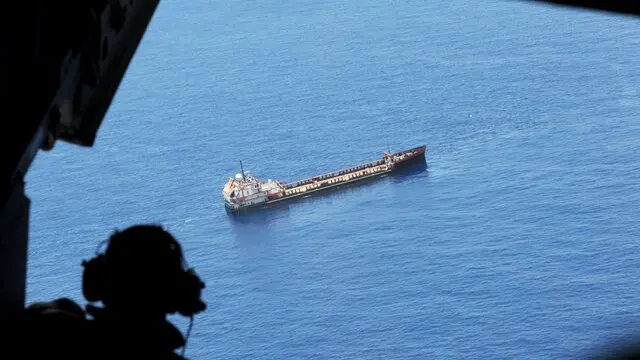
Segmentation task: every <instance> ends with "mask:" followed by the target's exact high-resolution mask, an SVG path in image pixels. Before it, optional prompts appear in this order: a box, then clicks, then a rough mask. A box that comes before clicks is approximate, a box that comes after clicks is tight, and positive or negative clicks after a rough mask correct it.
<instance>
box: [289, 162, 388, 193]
mask: <svg viewBox="0 0 640 360" xmlns="http://www.w3.org/2000/svg"><path fill="white" fill-rule="evenodd" d="M390 169H391V167H390V166H389V165H387V164H382V165H375V166H371V167H367V168H363V169H361V170H357V171H353V172H350V173H345V174H343V175H339V176H333V177H329V178H324V179H321V180H317V181H315V182H312V183H306V184H304V185H300V186H296V187H292V188H288V189H286V190H285V192H284V195H285V196H293V195H296V194H300V195H302V194H304V193H307V192H310V191H313V190H319V189H321V188H326V187H332V186H338V185H340V184H344V183H347V182H351V181H355V180H360V179H364V178H368V177H371V176H375V175H379V174H382V173H385V172H388V171H390Z"/></svg>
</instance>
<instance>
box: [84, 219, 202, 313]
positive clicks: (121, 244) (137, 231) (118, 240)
mask: <svg viewBox="0 0 640 360" xmlns="http://www.w3.org/2000/svg"><path fill="white" fill-rule="evenodd" d="M105 242H107V243H108V246H107V249H106V251H105V252H103V253H100V252H98V253H97V254H96V256H95V257H93V258H91V259H89V260H88V261H87V260H85V261H83V262H82V266H83V267H84V271H83V274H82V293H83V295H84V297H85V298H86V299H87V301H89V302H96V301H102V302H103V303H104V302H105V301H104V300H105V299H108V297H109V296H110V295H111V293H112V291H113V289H112V287H113V286H114V285H112V284H110V281H109V278H110V275H112V274H113V273H114V272H116V271H115V270H114V268H115V267H117V266H118V262H119V260H120V259H122V258H123V257H124V258H126V257H127V256H128V257H131V256H133V257H134V258H135V257H136V256H144V257H146V258H151V257H154V256H155V257H156V258H157V259H151V260H153V261H156V262H157V263H160V264H161V265H160V266H161V267H162V271H161V273H162V274H163V275H164V276H167V277H168V278H163V279H157V280H156V279H153V282H154V284H162V287H164V289H159V291H160V294H161V295H160V297H161V299H152V300H153V301H154V302H159V303H160V304H161V306H162V308H163V309H164V310H165V311H166V312H167V313H171V314H173V313H175V312H178V313H180V314H181V315H183V316H186V317H192V316H193V315H195V314H197V313H199V312H202V311H204V310H205V309H206V304H205V303H204V302H203V301H202V300H201V299H200V295H201V292H202V289H203V288H204V287H205V284H204V282H202V280H201V279H200V277H198V275H197V274H196V272H195V270H194V269H193V268H186V267H185V265H184V264H185V260H184V257H183V254H182V250H181V248H180V244H179V243H178V242H177V241H176V240H175V238H174V237H173V236H172V235H171V234H169V233H168V232H167V231H166V230H164V229H163V228H162V227H160V226H155V225H137V226H133V227H131V228H128V229H126V230H124V231H118V230H116V231H115V233H114V234H113V235H111V237H109V239H108V240H106V241H105ZM103 243H104V242H103ZM103 243H101V245H102V244H103ZM134 243H137V244H134ZM135 246H137V247H140V249H137V252H143V254H136V253H135V252H136V251H131V253H130V254H124V253H125V252H127V247H135ZM147 250H148V252H147ZM156 255H157V256H156ZM126 260H128V261H131V260H135V259H130V258H129V259H126ZM143 266H144V265H143ZM145 270H151V271H152V272H155V269H145ZM120 271H122V270H120ZM128 272H129V273H130V272H131V271H128ZM128 275H131V276H130V277H131V278H134V279H135V274H127V270H124V274H122V273H120V274H118V276H119V277H122V276H124V277H127V276H128ZM153 275H156V274H153ZM158 276H159V275H158ZM150 280H151V279H150ZM134 281H135V280H134ZM117 285H118V284H115V286H117ZM141 285H142V284H141Z"/></svg>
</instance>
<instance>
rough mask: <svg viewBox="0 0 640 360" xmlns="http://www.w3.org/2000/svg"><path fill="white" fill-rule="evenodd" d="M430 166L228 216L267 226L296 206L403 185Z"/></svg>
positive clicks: (413, 166) (423, 164)
mask: <svg viewBox="0 0 640 360" xmlns="http://www.w3.org/2000/svg"><path fill="white" fill-rule="evenodd" d="M427 169H428V166H427V163H426V161H420V162H414V163H410V164H406V165H404V166H403V167H401V168H398V169H396V170H395V171H394V172H392V173H390V174H386V175H382V176H380V177H374V178H369V179H364V180H361V181H358V182H355V183H351V184H346V185H343V186H339V187H336V188H331V189H327V190H324V191H320V192H316V193H312V194H309V195H306V196H303V197H299V198H294V199H290V200H285V201H283V202H280V203H275V204H273V205H269V206H266V207H262V208H254V209H249V210H245V211H243V212H241V213H237V214H236V213H231V212H230V211H228V210H227V216H228V217H229V219H230V220H231V221H232V222H233V223H235V224H257V223H261V224H265V223H268V222H270V221H274V220H276V219H280V218H283V217H286V216H289V212H290V210H291V208H292V207H294V206H301V205H304V204H306V203H309V202H313V201H317V200H319V199H318V198H328V199H340V198H344V197H345V195H347V194H349V193H352V192H358V191H363V189H367V188H372V187H373V186H374V185H376V184H379V183H381V182H384V181H392V182H396V183H401V182H404V181H409V180H410V179H412V178H413V177H415V176H416V175H419V174H420V173H423V172H427Z"/></svg>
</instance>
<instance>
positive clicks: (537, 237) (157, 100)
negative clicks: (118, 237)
mask: <svg viewBox="0 0 640 360" xmlns="http://www.w3.org/2000/svg"><path fill="white" fill-rule="evenodd" d="M639 49H640V31H639V30H638V22H637V20H636V19H632V18H626V17H619V16H612V15H607V14H600V13H591V12H577V11H573V10H568V9H564V8H548V7H546V6H540V5H531V4H528V3H525V2H513V1H483V2H482V3H479V2H474V1H463V0H451V1H428V2H427V1H412V0H405V1H384V0H383V1H372V2H365V1H362V0H354V1H349V2H342V1H335V0H324V1H318V0H314V1H309V0H303V1H297V2H289V3H282V2H280V1H271V0H257V1H252V2H246V1H238V0H230V1H226V2H213V1H204V0H193V1H188V2H187V1H176V0H173V1H171V0H164V1H163V2H162V3H161V5H160V6H159V8H158V10H157V12H156V14H155V16H154V19H153V21H152V24H151V25H150V27H149V30H148V32H147V33H146V35H145V37H144V39H143V41H142V44H141V46H140V48H139V51H138V52H137V53H136V55H135V57H134V59H133V62H132V64H131V66H130V67H129V70H128V72H127V75H126V77H125V78H124V80H123V83H122V85H121V87H120V89H119V91H118V93H117V95H116V97H115V99H114V102H113V105H112V106H111V108H110V110H109V112H108V114H107V116H106V119H105V121H104V123H103V126H102V128H101V129H100V132H99V137H98V140H97V143H96V145H95V146H94V147H93V148H79V147H75V146H71V145H68V144H64V143H59V144H57V145H56V147H55V149H54V151H52V152H50V153H42V154H40V155H39V157H38V159H37V161H36V163H35V165H34V167H33V168H32V170H31V171H30V173H29V174H28V177H27V181H28V183H27V186H28V193H29V196H30V197H31V198H32V200H33V210H32V227H31V239H30V252H29V256H30V268H29V288H28V300H29V301H30V302H31V301H36V300H43V299H50V298H54V297H58V296H70V297H72V298H73V299H75V300H76V301H78V302H81V303H84V299H83V298H82V294H81V291H80V289H81V282H80V281H81V267H80V262H81V260H82V259H84V258H88V257H90V256H92V255H93V254H94V251H95V248H96V246H97V244H98V243H99V241H101V240H103V239H104V238H106V237H107V236H108V235H109V234H110V233H111V232H112V231H113V230H114V228H116V227H119V228H122V227H125V226H129V225H132V224H134V223H139V222H159V223H162V224H164V225H165V226H167V227H168V228H169V229H170V230H171V231H172V232H173V233H174V234H175V235H176V236H177V237H179V239H181V241H182V242H183V244H184V247H185V251H186V255H187V258H188V261H189V263H190V265H192V266H195V267H196V269H197V270H198V272H199V273H200V274H201V275H202V276H203V277H204V278H205V279H206V281H207V289H206V293H205V296H206V300H207V302H208V304H209V309H208V311H207V312H206V313H204V314H202V315H201V316H198V317H196V319H195V324H194V329H193V332H192V336H191V338H190V342H189V346H188V349H187V356H188V357H190V358H193V359H285V358H288V359H464V358H468V357H472V358H475V359H487V360H488V359H515V358H517V359H565V358H575V357H580V356H582V355H583V354H585V353H586V352H588V351H590V350H591V349H594V348H597V347H598V346H600V345H602V344H605V343H608V342H610V341H613V340H616V339H620V338H622V337H624V336H625V335H626V334H629V333H632V332H634V331H635V330H636V329H638V328H640V286H639V281H640V280H639V279H640V267H639V266H638V259H639V256H640V247H639V245H640V243H639V239H640V225H638V224H639V222H638V219H640V216H639V215H640V156H639V154H640V97H639V95H640V91H639V87H640V57H639V56H638V54H639ZM421 144H426V145H427V147H428V153H427V161H428V167H427V168H426V169H417V170H414V171H411V172H408V173H404V174H398V175H394V176H387V177H385V178H383V179H380V180H379V181H376V182H373V183H370V184H367V185H363V186H359V187H354V188H350V189H347V190H343V191H339V192H336V193H333V194H328V195H326V196H322V197H314V198H308V199H302V200H301V201H298V202H295V203H291V204H290V205H288V206H283V207H278V208H277V209H272V210H270V211H265V212H259V213H256V214H254V215H251V216H245V217H241V218H234V217H230V216H228V215H227V214H226V212H225V211H224V207H223V203H222V199H221V190H222V186H223V185H224V182H225V181H226V180H227V178H228V177H230V176H233V175H234V174H235V173H236V172H237V171H238V170H239V161H240V160H242V161H243V163H244V165H245V168H246V169H248V170H249V171H250V172H251V173H252V174H253V175H254V176H258V177H262V178H272V179H280V180H283V181H289V180H296V179H298V178H303V177H308V176H313V175H317V174H320V173H322V172H324V171H328V170H333V169H336V168H340V167H344V166H347V165H353V164H357V163H360V162H364V161H369V160H373V159H377V158H379V157H380V156H381V153H382V152H383V151H386V150H387V149H388V148H390V149H391V150H392V151H400V150H404V149H407V148H411V147H414V146H417V145H421ZM175 320H176V323H177V324H178V325H179V326H180V327H181V329H186V322H185V321H184V320H182V319H180V318H176V319H175Z"/></svg>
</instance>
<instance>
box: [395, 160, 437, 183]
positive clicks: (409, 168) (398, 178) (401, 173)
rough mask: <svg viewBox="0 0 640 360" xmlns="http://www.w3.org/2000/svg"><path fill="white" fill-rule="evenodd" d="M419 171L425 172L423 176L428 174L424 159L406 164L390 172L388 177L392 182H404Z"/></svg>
mask: <svg viewBox="0 0 640 360" xmlns="http://www.w3.org/2000/svg"><path fill="white" fill-rule="evenodd" d="M421 173H425V176H429V165H428V164H427V162H426V161H421V162H418V163H413V164H410V165H406V166H404V167H402V168H400V169H398V170H396V171H394V172H392V173H391V174H390V177H391V179H392V180H393V181H394V182H404V181H407V180H410V179H413V178H414V177H416V176H417V175H418V174H421Z"/></svg>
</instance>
